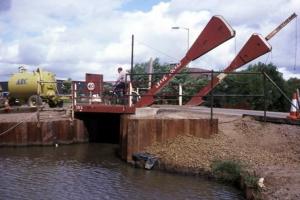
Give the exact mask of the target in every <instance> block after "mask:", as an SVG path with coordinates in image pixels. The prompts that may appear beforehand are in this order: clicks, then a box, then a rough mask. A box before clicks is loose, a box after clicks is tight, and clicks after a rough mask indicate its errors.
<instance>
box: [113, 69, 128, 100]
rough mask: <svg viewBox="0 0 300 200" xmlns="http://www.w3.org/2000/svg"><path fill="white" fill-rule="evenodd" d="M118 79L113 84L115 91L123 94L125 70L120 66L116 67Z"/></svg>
mask: <svg viewBox="0 0 300 200" xmlns="http://www.w3.org/2000/svg"><path fill="white" fill-rule="evenodd" d="M118 74H119V75H118V79H117V81H116V84H115V92H116V93H117V94H118V95H124V94H125V76H126V74H125V72H124V71H123V68H122V67H119V68H118Z"/></svg>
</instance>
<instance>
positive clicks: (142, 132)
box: [120, 115, 218, 161]
mask: <svg viewBox="0 0 300 200" xmlns="http://www.w3.org/2000/svg"><path fill="white" fill-rule="evenodd" d="M217 133H218V119H213V120H212V126H211V120H210V119H159V118H152V119H145V118H143V119H137V118H130V116H128V115H123V116H121V128H120V138H121V141H120V149H121V157H122V159H124V160H127V161H131V160H132V154H133V153H137V152H141V151H143V150H144V149H145V148H146V147H148V146H150V145H151V144H153V143H155V142H165V141H167V140H168V139H171V138H174V137H176V136H178V135H187V134H190V135H193V136H196V137H201V138H209V137H210V136H211V135H212V134H217Z"/></svg>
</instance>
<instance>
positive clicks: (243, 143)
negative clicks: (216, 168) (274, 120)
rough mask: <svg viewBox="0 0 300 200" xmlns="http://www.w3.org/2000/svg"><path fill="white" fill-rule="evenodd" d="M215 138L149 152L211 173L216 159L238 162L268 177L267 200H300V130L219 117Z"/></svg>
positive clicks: (184, 139) (180, 141)
mask: <svg viewBox="0 0 300 200" xmlns="http://www.w3.org/2000/svg"><path fill="white" fill-rule="evenodd" d="M218 118H219V134H217V135H214V136H213V137H212V138H211V139H201V138H196V137H193V136H190V135H188V133H187V135H185V136H178V137H176V138H174V139H172V140H169V141H168V142H166V143H163V144H154V145H152V146H150V147H148V148H147V149H146V151H147V152H149V153H151V154H155V155H157V156H159V157H160V158H161V160H162V162H163V163H165V164H166V165H171V166H177V167H178V168H191V169H199V171H201V170H202V171H203V170H204V171H210V170H211V168H210V166H211V163H212V162H213V161H215V160H226V159H231V160H238V161H240V162H241V163H242V164H243V165H244V166H246V168H247V169H248V170H249V171H255V173H256V174H258V175H259V176H260V177H264V178H265V185H266V188H265V189H264V191H263V197H264V199H300V127H299V126H292V125H278V124H271V123H265V124H264V123H262V122H257V121H254V120H252V119H250V118H241V117H232V116H222V115H220V116H218Z"/></svg>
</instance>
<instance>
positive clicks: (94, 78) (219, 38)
mask: <svg viewBox="0 0 300 200" xmlns="http://www.w3.org/2000/svg"><path fill="white" fill-rule="evenodd" d="M296 17H297V15H296V14H295V13H293V14H292V15H291V16H290V17H288V18H287V19H286V20H285V21H283V22H282V23H281V24H280V25H279V26H277V27H276V28H275V29H274V30H273V31H272V32H270V34H268V35H267V36H266V37H263V36H262V35H260V34H256V33H255V34H252V35H251V36H250V38H249V39H248V41H247V42H246V43H245V45H244V46H243V47H242V48H241V50H240V51H239V52H238V54H237V55H236V57H235V58H234V59H233V60H232V62H231V63H230V64H229V66H227V67H226V68H225V69H224V71H223V72H219V73H215V72H213V71H204V72H201V73H202V74H203V73H204V74H205V73H206V74H208V76H209V80H210V81H209V82H208V84H207V85H206V86H204V87H203V88H201V89H200V90H199V91H198V93H196V94H195V95H193V96H192V97H191V98H190V100H189V101H187V102H186V104H185V105H187V106H198V105H201V104H202V103H203V102H204V101H203V97H204V96H206V95H208V94H209V93H210V92H211V91H212V90H213V88H215V87H216V86H217V85H218V84H219V83H220V82H221V81H222V80H223V79H224V78H225V77H226V76H227V74H229V73H232V72H234V70H236V69H238V68H240V67H242V66H243V65H245V64H247V63H249V62H251V61H252V60H254V59H256V58H258V57H260V56H262V55H264V54H266V53H268V52H270V51H271V50H272V47H271V45H270V44H269V43H268V41H269V40H270V39H271V38H272V37H273V36H274V35H275V34H276V33H278V32H279V31H280V30H281V29H282V28H283V27H285V26H286V25H287V24H288V23H289V22H290V21H292V20H293V19H294V18H296ZM234 36H235V31H234V30H233V29H232V28H231V26H230V25H229V24H228V23H227V22H226V21H225V19H224V18H223V17H222V16H213V17H212V18H211V19H210V21H209V22H208V24H207V25H206V26H205V27H204V29H203V30H202V32H201V33H200V35H199V36H198V38H197V39H196V40H195V42H194V44H193V45H192V46H191V48H190V49H189V50H188V51H187V53H186V55H185V56H184V57H183V58H182V59H181V60H180V61H179V63H178V64H177V65H175V66H174V67H173V68H171V70H170V71H169V72H167V73H164V74H162V75H161V78H160V79H159V80H158V81H157V82H155V83H153V82H151V81H149V83H147V84H146V85H149V87H147V88H138V87H135V88H133V87H132V83H130V82H127V83H126V86H127V87H126V92H125V93H124V95H123V96H121V97H119V96H116V94H115V93H114V92H112V91H111V89H112V88H110V89H108V90H107V89H105V88H107V87H109V83H105V82H104V81H103V76H102V75H100V74H86V80H85V81H83V82H73V84H72V104H73V110H74V112H75V113H76V112H79V113H80V112H81V113H119V114H121V113H124V114H125V113H128V114H130V113H135V109H136V108H140V107H145V106H150V105H152V104H154V103H156V101H157V99H156V98H155V97H157V96H158V94H159V93H160V92H161V91H162V89H163V88H164V87H165V86H167V85H168V84H169V83H170V81H171V80H172V79H173V78H174V77H175V76H176V75H178V74H180V73H182V70H183V69H184V68H185V67H186V66H187V65H188V64H189V63H190V62H191V61H193V60H195V59H198V58H199V57H201V56H203V55H204V54H206V53H208V52H209V51H211V50H213V49H214V48H216V47H218V46H219V45H221V44H223V43H224V42H226V41H227V40H229V39H231V38H233V37H234ZM144 75H145V74H144ZM151 75H153V74H148V75H147V76H149V77H151ZM144 85H145V83H144ZM141 89H143V90H144V91H143V93H141V92H140V91H141ZM173 95H177V96H178V101H179V104H182V88H181V87H180V86H179V93H178V94H173Z"/></svg>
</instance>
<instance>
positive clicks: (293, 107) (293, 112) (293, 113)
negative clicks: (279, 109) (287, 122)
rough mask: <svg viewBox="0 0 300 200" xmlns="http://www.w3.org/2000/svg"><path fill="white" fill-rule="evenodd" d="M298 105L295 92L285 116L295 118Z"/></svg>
mask: <svg viewBox="0 0 300 200" xmlns="http://www.w3.org/2000/svg"><path fill="white" fill-rule="evenodd" d="M298 110H299V106H298V102H297V93H294V94H293V99H292V105H291V110H290V115H289V116H287V118H289V119H297V118H298V116H299V112H298Z"/></svg>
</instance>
